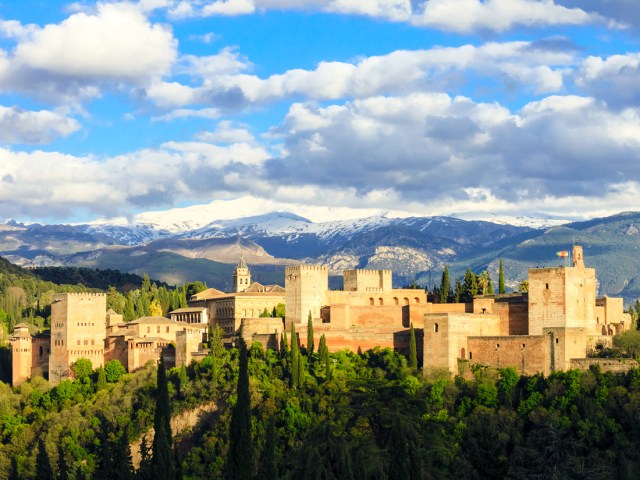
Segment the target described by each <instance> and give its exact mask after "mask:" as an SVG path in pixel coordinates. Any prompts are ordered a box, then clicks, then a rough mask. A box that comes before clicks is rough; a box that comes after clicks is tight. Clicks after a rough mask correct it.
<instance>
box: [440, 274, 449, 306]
mask: <svg viewBox="0 0 640 480" xmlns="http://www.w3.org/2000/svg"><path fill="white" fill-rule="evenodd" d="M450 290H451V279H450V278H449V267H447V266H446V265H445V267H444V271H443V272H442V280H441V281H440V303H448V301H449V295H450V294H451V292H450Z"/></svg>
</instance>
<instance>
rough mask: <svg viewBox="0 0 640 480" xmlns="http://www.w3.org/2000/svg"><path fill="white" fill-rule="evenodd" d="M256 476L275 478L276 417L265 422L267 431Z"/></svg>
mask: <svg viewBox="0 0 640 480" xmlns="http://www.w3.org/2000/svg"><path fill="white" fill-rule="evenodd" d="M258 478H265V479H269V480H277V478H278V468H277V466H276V419H275V416H272V417H271V418H270V419H269V423H268V424H267V432H266V438H265V444H264V450H262V455H261V456H260V470H259V471H258Z"/></svg>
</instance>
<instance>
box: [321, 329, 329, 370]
mask: <svg viewBox="0 0 640 480" xmlns="http://www.w3.org/2000/svg"><path fill="white" fill-rule="evenodd" d="M318 355H319V356H320V362H321V363H322V364H326V363H328V362H329V348H328V347H327V339H326V337H325V336H324V333H323V334H322V335H321V336H320V345H319V346H318Z"/></svg>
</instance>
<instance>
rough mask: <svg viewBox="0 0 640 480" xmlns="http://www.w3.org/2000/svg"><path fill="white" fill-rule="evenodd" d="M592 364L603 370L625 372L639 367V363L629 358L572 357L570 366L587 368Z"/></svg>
mask: <svg viewBox="0 0 640 480" xmlns="http://www.w3.org/2000/svg"><path fill="white" fill-rule="evenodd" d="M592 365H593V366H595V365H597V366H598V367H600V370H601V371H603V372H611V373H626V372H628V371H629V370H631V369H632V368H638V367H640V363H638V361H637V360H634V359H631V358H574V359H572V360H571V364H570V368H579V369H581V370H587V369H589V367H591V366H592Z"/></svg>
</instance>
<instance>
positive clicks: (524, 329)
mask: <svg viewBox="0 0 640 480" xmlns="http://www.w3.org/2000/svg"><path fill="white" fill-rule="evenodd" d="M493 309H494V313H497V314H498V315H499V316H500V335H528V334H529V305H528V304H527V303H524V302H523V303H509V302H496V303H495V304H494V306H493Z"/></svg>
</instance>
